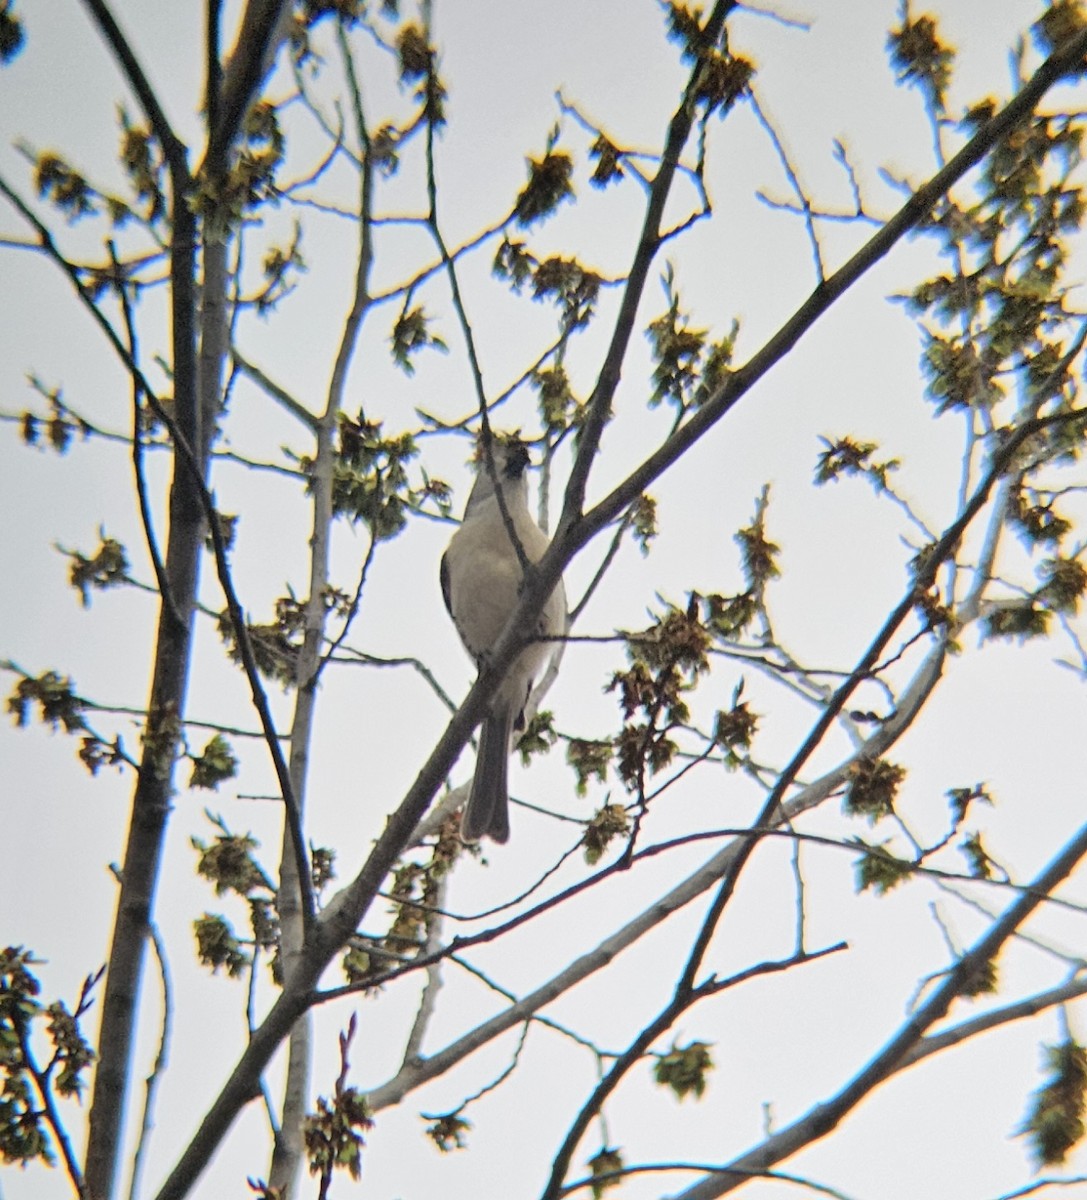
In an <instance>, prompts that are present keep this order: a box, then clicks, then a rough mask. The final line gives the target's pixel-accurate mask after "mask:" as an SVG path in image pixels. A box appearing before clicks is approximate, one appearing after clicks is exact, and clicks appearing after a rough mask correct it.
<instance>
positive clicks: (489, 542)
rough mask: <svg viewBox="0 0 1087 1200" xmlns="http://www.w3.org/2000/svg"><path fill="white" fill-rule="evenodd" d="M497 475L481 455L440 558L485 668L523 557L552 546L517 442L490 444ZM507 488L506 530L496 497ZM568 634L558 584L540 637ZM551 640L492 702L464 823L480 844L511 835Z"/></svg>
mask: <svg viewBox="0 0 1087 1200" xmlns="http://www.w3.org/2000/svg"><path fill="white" fill-rule="evenodd" d="M491 457H492V460H493V464H494V476H493V478H492V475H491V472H490V470H489V469H488V464H487V456H486V450H485V449H484V448H483V447H481V448H480V450H479V461H478V465H477V468H476V481H475V484H474V486H473V487H472V491H471V494H470V495H469V497H468V503H467V505H466V506H465V509H464V520H463V521H462V522H461V525H460V528H459V529H458V530H457V532H456V533H455V534H453V539H452V541H451V542H450V543H449V548H448V549H447V550H446V552H445V554H443V555H442V566H441V580H442V595H443V596H444V597H445V607H446V608H447V609H448V610H449V615H450V616H451V617H452V618H453V623H454V625H456V627H457V632H458V633H459V634H460V637H461V641H462V642H463V643H464V645H465V648H466V649H467V650H468V653H469V654H470V655H471V656H472V658H473V659H475V661H476V664H477V665H480V664H481V663H482V661H483V659H484V658H485V657H486V655H487V652H488V651H489V650H490V649H491V647H492V646H493V645H494V644H495V642H497V641H498V637H499V635H500V634H501V632H502V630H503V629H504V628H505V625H506V622H507V621H508V620H509V618H510V614H511V613H512V612H513V610H514V609H515V608H516V607H517V601H518V599H519V596H520V591H521V581H522V575H523V572H522V569H521V557H520V555H519V554H518V551H517V546H516V545H515V544H514V542H513V540H512V538H511V536H510V535H511V532H512V533H513V534H514V535H515V536H516V538H517V541H518V542H519V543H520V547H521V550H522V551H523V552H524V557H525V558H526V559H527V560H528V561H529V562H531V563H535V562H539V560H540V559H541V558H542V557H543V555H544V551H545V550H546V549H547V547H548V539H547V535H546V534H545V533H544V532H543V530H541V529H540V527H539V526H538V525H537V524H536V522H535V521H534V520H533V519H532V514H531V513H530V512H529V510H528V480H527V479H526V478H525V468H526V467H527V466H528V462H529V458H528V450H527V449H526V448H525V445H524V443H522V442H519V441H497V440H493V441H492V442H491ZM496 480H497V482H498V484H499V486H500V487H501V489H502V497H503V499H504V501H505V507H506V513H507V515H508V517H509V525H510V526H512V530H511V529H510V528H509V527H508V526H507V524H506V521H505V519H504V518H503V515H502V509H501V507H500V506H499V502H498V496H497V495H496V494H495V481H496ZM565 632H566V593H565V591H564V589H563V586H562V580H561V579H560V580H559V582H558V584H557V585H556V587H555V590H554V591H553V592H552V593H551V595H550V596H549V597H548V599H547V603H546V604H545V605H544V607H543V612H542V613H541V614H540V621H539V625H538V626H537V628H536V629H535V631H534V635H535V636H537V637H540V636H542V637H544V638H554V637H561V636H562V634H564V633H565ZM554 651H555V644H554V642H551V641H534V642H529V644H528V645H527V646H525V648H524V649H523V650H522V651H521V652H520V653H519V654H518V655H517V657H516V658H515V659H514V660H513V663H512V665H511V666H510V668H509V671H508V672H507V674H506V677H505V679H504V680H503V681H502V683H501V684H500V685H499V687H498V690H497V691H496V692H495V694H494V696H493V697H492V698H491V707H490V709H489V711H488V713H487V715H486V717H484V718H483V725H482V728H481V730H480V735H479V753H478V755H477V757H476V770H475V775H474V776H473V778H472V790H471V791H470V792H469V794H468V803H467V805H466V806H465V809H464V817H463V819H462V821H461V836H462V837H463V838H464V840H465V841H468V842H477V841H479V839H480V838H481V837H484V836H486V837H489V838H491V839H493V840H494V841H496V842H505V841H508V840H509V836H510V818H509V793H508V787H507V783H506V777H507V767H508V762H509V752H510V736H511V734H512V733H513V731H514V730H522V729H524V727H525V714H524V710H525V704H526V702H527V701H528V697H529V694H530V693H531V691H532V684H533V680H534V679H535V677H536V675H537V674H538V673H539V671H540V669H541V668H542V667H543V665H544V664H545V663H546V662H547V660H548V658H549V657H550V656H551V655H552V654H553V653H554Z"/></svg>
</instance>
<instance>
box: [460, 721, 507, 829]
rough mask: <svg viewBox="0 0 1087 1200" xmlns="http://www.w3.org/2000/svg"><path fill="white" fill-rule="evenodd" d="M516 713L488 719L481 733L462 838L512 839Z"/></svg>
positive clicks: (464, 817)
mask: <svg viewBox="0 0 1087 1200" xmlns="http://www.w3.org/2000/svg"><path fill="white" fill-rule="evenodd" d="M512 727H513V714H512V713H511V712H510V711H509V709H508V708H503V709H502V710H501V711H499V712H495V713H491V714H490V715H489V716H487V717H485V718H484V721H483V725H482V728H481V729H480V733H479V753H478V754H477V755H476V773H475V775H474V776H473V777H472V790H471V791H470V792H469V793H468V803H467V805H466V806H465V809H464V816H463V817H462V818H461V823H460V832H461V837H463V838H464V840H465V841H466V842H478V841H479V839H480V838H481V837H489V838H490V839H491V840H492V841H495V842H508V841H509V837H510V813H509V784H508V782H507V780H508V775H509V770H508V768H509V758H510V731H511V729H512Z"/></svg>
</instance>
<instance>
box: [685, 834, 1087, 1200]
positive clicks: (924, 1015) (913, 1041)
mask: <svg viewBox="0 0 1087 1200" xmlns="http://www.w3.org/2000/svg"><path fill="white" fill-rule="evenodd" d="M1085 854H1087V825H1083V826H1081V827H1080V829H1079V831H1078V832H1077V833H1076V835H1075V837H1073V838H1072V839H1071V840H1070V841H1069V842H1068V843H1067V844H1066V845H1065V846H1064V848H1063V849H1062V850H1061V852H1060V854H1058V855H1057V857H1056V858H1055V859H1054V860H1053V861H1052V862H1051V863H1050V864H1049V866H1047V867H1046V868H1045V869H1044V870H1043V871H1042V872H1041V874H1039V875H1038V876H1037V877H1036V879H1035V880H1034V882H1033V883H1032V885H1031V887H1030V889H1029V890H1028V891H1026V892H1024V893H1023V895H1021V896H1020V897H1019V899H1018V900H1016V901H1014V902H1013V903H1012V904H1011V905H1009V906H1008V908H1007V909H1006V910H1005V912H1004V915H1003V916H1002V917H1000V919H999V920H997V921H996V922H994V923H993V925H992V926H990V928H989V929H988V930H987V931H986V933H984V934H983V935H982V937H981V938H979V939H978V941H977V942H976V943H975V944H974V946H973V947H972V948H971V949H970V950H969V951H968V952H967V953H966V954H964V955H963V956H962V957H961V958H960V959H959V961H958V962H957V963H956V964H955V966H954V967H953V968H952V970H951V971H949V972H948V975H947V978H946V979H945V980H944V982H943V983H942V984H941V985H940V987H938V988H937V989H936V991H935V992H934V993H933V995H932V998H931V999H930V1000H929V1001H928V1002H927V1003H926V1004H924V1005H922V1006H921V1008H920V1009H918V1010H917V1011H916V1012H914V1013H913V1014H912V1015H911V1016H910V1017H909V1019H908V1020H907V1021H906V1022H905V1023H904V1024H903V1025H902V1026H901V1028H900V1029H899V1030H898V1032H897V1033H895V1034H894V1036H893V1037H892V1038H891V1040H890V1041H889V1042H888V1043H887V1045H886V1046H884V1048H883V1049H882V1050H880V1051H879V1053H878V1054H876V1056H875V1057H874V1058H873V1059H872V1060H871V1061H870V1062H869V1063H868V1064H867V1065H866V1066H865V1067H863V1068H862V1069H861V1070H860V1071H859V1072H858V1073H857V1074H856V1075H855V1076H854V1077H853V1078H852V1079H851V1080H850V1081H849V1082H848V1083H847V1084H846V1085H845V1087H843V1088H842V1089H841V1090H840V1091H839V1092H838V1094H837V1095H836V1096H833V1097H832V1098H831V1099H830V1100H827V1101H826V1102H824V1103H823V1104H818V1105H816V1106H815V1108H813V1109H812V1110H811V1111H810V1112H809V1113H807V1114H806V1115H805V1116H803V1117H801V1118H800V1119H799V1120H798V1121H794V1122H793V1124H791V1125H789V1126H787V1127H786V1128H785V1129H782V1130H781V1131H780V1133H776V1134H774V1135H773V1136H772V1137H769V1138H767V1139H766V1141H765V1142H763V1143H762V1145H761V1146H758V1147H756V1148H755V1149H753V1150H750V1151H748V1153H746V1154H743V1155H741V1156H740V1157H739V1158H737V1159H736V1160H735V1161H734V1162H732V1163H730V1164H729V1165H728V1167H726V1168H724V1169H723V1170H721V1171H715V1172H714V1173H713V1174H712V1175H710V1176H708V1177H707V1178H706V1179H704V1180H702V1181H701V1182H699V1183H697V1184H695V1185H694V1186H693V1187H690V1188H687V1189H686V1190H685V1191H684V1192H681V1193H680V1194H679V1196H677V1198H676V1200H716V1197H718V1196H723V1195H725V1194H726V1193H728V1192H731V1191H734V1190H735V1189H736V1188H738V1187H740V1186H742V1185H743V1184H744V1183H746V1182H747V1181H748V1180H749V1178H750V1177H751V1174H752V1173H753V1172H762V1171H765V1170H767V1169H769V1168H770V1167H772V1166H773V1165H774V1164H775V1163H778V1162H781V1161H783V1160H784V1159H786V1158H789V1157H790V1156H792V1155H793V1154H795V1153H796V1152H797V1151H798V1150H800V1149H802V1148H803V1147H805V1146H808V1145H811V1143H812V1142H815V1141H818V1140H819V1139H820V1138H823V1137H825V1136H826V1135H827V1134H828V1133H830V1132H831V1131H832V1130H833V1129H835V1128H836V1127H837V1125H838V1124H839V1122H840V1121H841V1120H842V1119H843V1118H844V1117H845V1116H846V1115H847V1114H848V1113H849V1112H850V1111H851V1110H852V1109H853V1108H855V1107H856V1106H857V1104H859V1103H860V1101H861V1100H863V1099H864V1098H865V1096H867V1095H868V1094H869V1092H871V1091H873V1090H874V1089H875V1088H877V1087H878V1086H879V1085H880V1084H882V1083H884V1082H886V1080H887V1079H889V1078H891V1076H893V1075H896V1074H897V1073H898V1072H899V1071H901V1070H903V1069H904V1067H906V1066H908V1065H910V1064H911V1063H913V1062H916V1061H917V1060H918V1059H919V1058H921V1057H924V1055H922V1054H919V1053H918V1052H917V1047H918V1046H920V1045H921V1044H922V1042H923V1038H924V1034H925V1031H926V1030H927V1029H930V1028H931V1027H932V1026H933V1025H935V1024H936V1022H937V1021H939V1020H940V1019H941V1018H943V1017H944V1016H945V1015H946V1014H947V1012H948V1010H949V1009H950V1007H951V1005H952V1003H953V1002H954V1000H955V999H956V998H957V997H958V996H959V995H961V994H962V993H963V991H964V990H966V989H967V988H968V987H969V986H970V984H971V980H972V979H973V978H976V974H977V971H978V970H979V969H980V968H981V967H983V966H984V965H985V964H986V963H989V962H991V961H992V960H993V959H994V958H995V957H996V955H997V954H998V953H999V951H1000V948H1001V946H1003V945H1004V943H1005V942H1006V941H1007V940H1008V938H1010V937H1011V936H1012V935H1013V934H1014V933H1015V931H1016V930H1017V929H1018V928H1019V927H1020V926H1021V925H1022V924H1023V922H1024V921H1026V920H1027V918H1028V917H1029V916H1030V915H1031V913H1032V912H1033V911H1034V910H1035V908H1037V907H1038V905H1039V904H1041V903H1042V902H1043V900H1044V899H1045V897H1046V896H1047V895H1048V894H1049V893H1050V892H1051V891H1053V890H1054V888H1056V887H1057V886H1058V885H1059V884H1060V883H1061V882H1062V881H1063V880H1064V879H1066V878H1067V877H1068V876H1069V875H1070V874H1071V873H1072V871H1073V870H1074V869H1075V867H1076V865H1077V864H1078V863H1079V861H1080V860H1081V859H1082V858H1083V856H1084V855H1085ZM937 1048H940V1047H937Z"/></svg>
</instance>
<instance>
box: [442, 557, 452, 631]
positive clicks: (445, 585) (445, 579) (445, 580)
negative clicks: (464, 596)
mask: <svg viewBox="0 0 1087 1200" xmlns="http://www.w3.org/2000/svg"><path fill="white" fill-rule="evenodd" d="M448 557H449V556H448V555H447V554H443V555H442V562H441V566H440V567H439V568H438V578H439V579H440V580H441V584H442V599H443V600H444V601H445V611H446V612H447V613H448V614H449V615H450V616H452V615H453V601H452V597H451V596H450V594H449V563H448V561H447V559H448Z"/></svg>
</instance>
